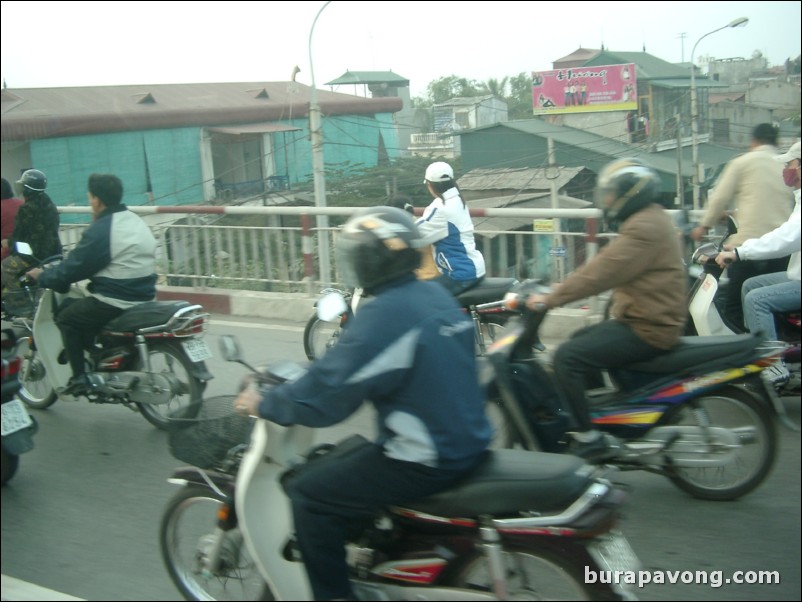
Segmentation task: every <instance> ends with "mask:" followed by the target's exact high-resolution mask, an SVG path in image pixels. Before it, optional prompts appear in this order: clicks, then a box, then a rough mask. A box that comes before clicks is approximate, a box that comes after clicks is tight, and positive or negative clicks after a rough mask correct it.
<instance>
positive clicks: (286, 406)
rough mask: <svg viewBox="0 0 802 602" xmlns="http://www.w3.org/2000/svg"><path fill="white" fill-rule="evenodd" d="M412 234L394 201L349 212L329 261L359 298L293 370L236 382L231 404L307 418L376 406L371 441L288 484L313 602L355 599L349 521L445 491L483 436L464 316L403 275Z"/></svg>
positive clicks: (431, 287) (411, 266) (413, 258)
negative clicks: (274, 378) (310, 357)
mask: <svg viewBox="0 0 802 602" xmlns="http://www.w3.org/2000/svg"><path fill="white" fill-rule="evenodd" d="M420 240H421V239H420V233H419V232H418V229H417V227H416V226H415V223H414V222H413V219H412V217H411V216H410V215H409V214H408V213H407V212H405V211H403V210H401V209H397V208H395V207H375V208H370V209H367V210H363V211H361V212H360V213H358V214H356V215H354V216H353V217H352V218H351V219H350V220H349V221H348V222H347V223H346V224H345V225H344V227H343V230H342V232H341V233H340V235H339V236H338V239H337V266H338V268H339V269H340V271H341V273H342V274H343V279H344V280H345V282H346V284H348V285H349V286H354V287H362V288H364V289H366V290H367V291H368V292H369V293H370V294H371V295H372V297H373V298H372V299H371V301H370V303H366V304H365V305H364V306H361V307H360V308H359V312H358V313H357V314H356V316H355V317H354V318H353V321H352V323H351V324H350V326H349V327H348V329H346V330H345V331H343V334H342V337H341V338H340V340H339V341H338V343H337V344H336V345H335V346H334V347H333V348H332V349H331V350H330V351H328V352H327V353H326V355H324V356H323V357H322V358H320V359H318V360H316V361H315V362H313V363H312V364H311V366H310V368H309V371H308V372H307V373H306V374H305V375H304V376H302V377H301V378H299V379H298V380H296V381H294V382H290V383H286V384H283V385H280V386H276V387H273V388H270V389H265V390H262V391H261V392H257V391H255V390H254V389H252V388H248V389H246V390H245V391H244V392H243V393H242V394H241V395H240V396H239V397H238V398H237V401H236V402H235V405H236V407H237V408H239V409H240V411H243V409H244V411H247V412H249V413H251V414H258V415H260V416H261V417H263V418H266V419H268V420H271V421H273V422H277V423H279V424H284V425H290V424H302V425H305V426H310V427H327V426H331V425H333V424H336V423H339V422H341V421H343V420H345V419H346V418H347V417H348V416H350V415H351V414H353V413H354V412H355V411H356V410H357V409H358V408H359V407H360V406H361V405H362V404H363V403H364V402H365V401H366V400H370V402H371V403H372V405H373V406H374V408H375V409H376V415H377V432H378V437H377V438H376V440H375V442H374V443H373V444H371V445H367V446H365V447H363V448H361V449H359V450H357V451H356V452H353V453H351V454H350V455H347V456H345V457H344V458H342V459H340V460H339V461H338V462H337V463H336V464H335V465H332V463H328V464H327V465H326V466H325V468H323V469H320V467H317V468H316V467H315V466H314V465H309V466H308V467H307V469H306V470H304V471H303V472H302V473H301V474H300V475H299V476H298V477H296V479H294V480H292V481H291V484H290V486H289V491H288V494H289V496H290V499H291V500H292V508H293V516H294V522H295V529H296V536H297V539H298V543H299V546H300V549H301V554H302V556H303V558H304V563H305V566H306V570H307V573H308V575H309V580H310V583H311V585H312V590H313V592H314V594H315V599H316V600H330V599H355V598H354V597H353V592H351V588H350V585H349V581H348V569H347V566H346V561H345V538H346V532H347V527H348V525H349V523H351V522H352V521H354V520H357V519H359V518H364V517H369V516H371V515H373V514H375V512H376V511H377V510H379V509H380V508H382V507H384V506H387V505H391V504H401V503H404V502H405V501H409V500H412V499H416V498H420V497H424V496H426V495H430V494H433V493H437V492H439V491H442V490H444V489H447V488H448V487H450V486H451V485H453V484H454V483H455V482H456V481H458V480H460V479H462V478H463V477H465V476H466V475H467V474H468V473H469V472H471V471H472V470H473V469H474V468H475V467H476V466H477V465H478V464H479V463H480V461H481V460H482V458H483V457H484V456H485V450H486V449H487V446H488V444H489V442H490V425H489V423H488V421H487V417H486V416H485V412H484V395H483V393H482V390H481V388H480V385H479V383H478V376H477V371H476V362H475V359H474V340H473V326H472V323H471V321H470V319H469V318H467V317H466V315H465V314H464V312H462V311H461V310H460V308H459V306H458V305H457V303H456V300H455V299H454V297H453V296H452V295H450V294H449V293H448V292H447V291H446V290H445V289H444V288H443V287H442V286H440V285H438V284H435V283H434V282H431V281H421V280H418V279H416V278H415V275H414V270H415V268H416V267H418V265H419V262H420V254H419V252H418V250H417V249H418V247H419V246H420V244H421V243H420ZM268 511H269V509H265V512H268Z"/></svg>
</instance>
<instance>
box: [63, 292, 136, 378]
mask: <svg viewBox="0 0 802 602" xmlns="http://www.w3.org/2000/svg"><path fill="white" fill-rule="evenodd" d="M123 311H125V310H123V309H120V308H119V307H114V306H113V305H109V304H108V303H103V302H102V301H98V300H97V299H95V298H94V297H83V298H81V299H75V298H72V297H68V298H67V299H65V300H64V302H63V303H62V304H61V306H59V308H58V311H57V312H56V325H57V326H58V327H59V330H60V331H61V338H62V340H63V341H64V349H65V351H66V353H67V359H68V360H69V362H70V368H72V374H73V376H78V375H80V374H84V373H85V372H86V366H85V364H84V350H85V349H91V347H92V344H93V343H94V342H95V337H96V336H97V335H98V333H99V332H100V331H101V330H102V329H103V327H104V326H105V325H106V324H107V323H108V322H109V321H111V320H113V319H114V318H116V317H117V316H119V315H120V314H121V313H123Z"/></svg>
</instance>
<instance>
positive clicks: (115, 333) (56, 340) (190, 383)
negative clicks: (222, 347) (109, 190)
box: [4, 243, 212, 429]
mask: <svg viewBox="0 0 802 602" xmlns="http://www.w3.org/2000/svg"><path fill="white" fill-rule="evenodd" d="M17 245H18V248H19V247H20V245H23V247H22V248H21V249H20V252H21V253H25V254H27V255H32V253H31V252H30V247H29V246H28V245H25V243H17ZM60 260H61V258H60V257H52V258H48V259H47V260H45V261H42V262H39V265H41V266H42V267H46V266H47V265H51V264H53V263H55V262H58V261H60ZM19 284H20V288H19V290H17V291H14V292H13V293H12V294H13V295H15V296H17V300H16V301H15V302H14V304H13V306H14V312H13V313H9V315H8V317H9V318H10V319H11V320H12V323H13V324H14V326H15V328H17V329H18V330H19V331H20V332H22V333H23V334H24V337H25V339H26V340H27V343H28V345H27V349H26V350H25V352H24V353H23V356H22V368H21V370H20V375H19V380H20V383H21V388H20V391H19V397H20V399H21V400H22V401H23V402H25V404H27V405H28V407H31V408H35V409H45V408H48V407H50V406H51V405H53V403H55V402H56V400H57V399H59V398H65V399H75V397H73V396H72V395H69V394H68V393H66V392H65V390H64V389H65V388H66V386H67V383H68V381H69V379H70V377H71V375H72V370H71V369H70V366H69V365H68V363H67V359H66V354H65V353H64V352H63V348H64V347H63V342H62V338H61V332H60V331H59V329H58V326H57V325H56V322H55V318H54V316H55V312H56V310H57V309H58V307H59V305H60V304H61V303H62V302H63V301H64V299H66V298H67V297H68V296H83V295H84V294H85V292H84V291H83V289H81V287H80V286H78V285H72V287H70V292H69V293H67V294H61V293H56V292H55V291H53V290H50V289H39V288H37V286H36V283H35V282H32V281H29V280H28V279H26V278H25V277H24V276H23V277H22V278H21V279H20V282H19ZM8 294H9V293H7V295H8ZM20 299H23V300H24V301H25V303H23V302H21V301H20ZM4 311H6V312H9V309H8V304H7V303H4ZM208 323H209V314H208V313H206V312H204V311H203V307H202V306H200V305H191V304H190V303H188V302H187V301H152V302H148V303H142V304H140V305H136V306H134V307H132V308H130V309H127V310H125V311H124V312H123V313H122V314H120V315H119V316H118V317H116V318H114V319H113V320H111V321H110V322H108V323H107V324H106V325H105V326H104V327H103V330H102V331H101V333H100V335H99V336H98V337H96V340H95V344H94V346H93V347H92V348H91V349H88V350H86V354H85V357H86V362H87V366H88V367H89V370H88V372H87V376H88V378H89V382H90V384H91V390H90V391H89V392H88V393H86V394H84V396H85V397H86V398H87V399H88V400H89V401H90V402H92V403H113V404H122V405H124V406H126V407H128V408H130V409H132V410H134V411H139V412H140V413H141V414H142V416H144V417H145V419H146V420H147V421H148V422H150V423H151V424H153V425H154V426H156V427H157V428H159V429H166V428H167V426H168V424H169V420H170V416H171V415H173V414H177V413H179V412H181V411H185V412H192V411H196V406H195V405H193V402H195V401H197V400H199V399H201V397H202V395H203V391H204V389H205V387H206V382H207V381H208V380H210V379H211V378H212V374H211V373H210V372H209V371H208V369H207V368H206V364H205V360H206V359H208V358H209V357H211V352H210V350H209V348H208V345H207V344H206V341H205V340H204V339H203V336H204V333H205V332H206V329H207V328H208Z"/></svg>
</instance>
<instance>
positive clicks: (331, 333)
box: [303, 315, 340, 360]
mask: <svg viewBox="0 0 802 602" xmlns="http://www.w3.org/2000/svg"><path fill="white" fill-rule="evenodd" d="M339 338H340V324H339V323H337V322H325V321H323V320H321V319H319V318H318V317H317V316H316V315H315V316H312V317H311V318H309V321H308V322H307V323H306V327H305V328H304V337H303V340H304V353H306V357H307V358H308V359H310V360H314V359H317V358H321V357H323V356H324V355H325V354H326V352H327V351H328V350H329V349H331V348H332V347H333V346H334V344H335V343H337V340H338V339H339Z"/></svg>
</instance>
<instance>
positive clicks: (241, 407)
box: [234, 381, 262, 416]
mask: <svg viewBox="0 0 802 602" xmlns="http://www.w3.org/2000/svg"><path fill="white" fill-rule="evenodd" d="M261 401H262V394H261V393H260V392H259V389H258V387H257V386H256V384H255V382H254V381H251V382H250V383H249V385H248V386H246V387H245V388H244V389H242V391H240V394H239V395H238V396H237V398H236V399H235V400H234V411H235V412H237V413H238V414H242V415H244V416H258V415H259V403H261Z"/></svg>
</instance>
